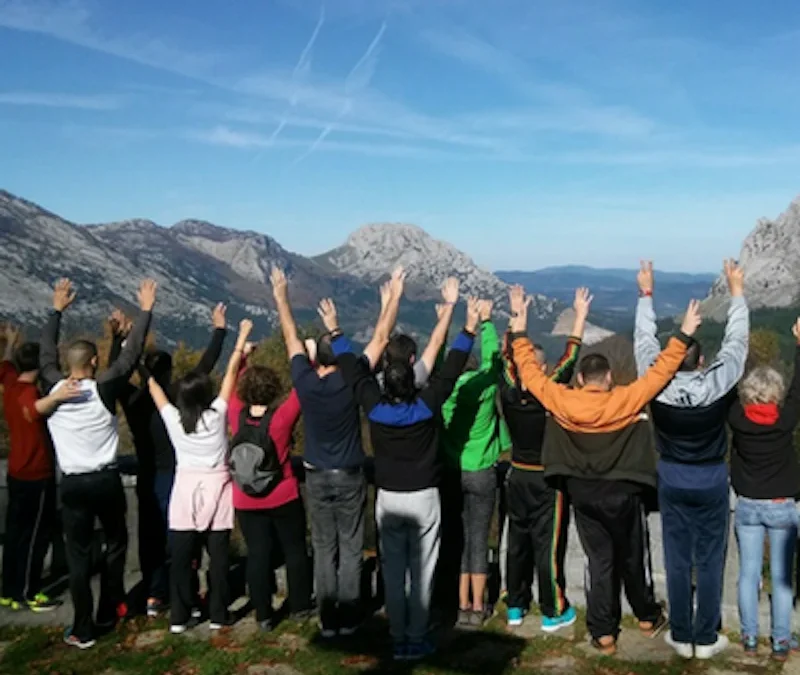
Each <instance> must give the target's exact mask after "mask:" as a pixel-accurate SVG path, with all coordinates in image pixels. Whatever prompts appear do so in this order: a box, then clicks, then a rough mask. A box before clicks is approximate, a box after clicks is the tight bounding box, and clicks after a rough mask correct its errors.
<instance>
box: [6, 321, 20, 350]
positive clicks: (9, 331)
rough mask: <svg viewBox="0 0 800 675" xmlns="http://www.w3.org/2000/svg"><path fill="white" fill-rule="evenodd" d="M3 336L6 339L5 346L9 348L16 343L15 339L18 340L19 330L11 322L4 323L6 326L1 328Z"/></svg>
mask: <svg viewBox="0 0 800 675" xmlns="http://www.w3.org/2000/svg"><path fill="white" fill-rule="evenodd" d="M3 336H4V337H5V339H6V347H7V348H9V349H10V348H12V347H13V346H14V345H16V344H17V340H19V336H20V330H19V328H17V327H16V326H14V325H13V324H10V323H9V324H6V327H5V329H4V330H3Z"/></svg>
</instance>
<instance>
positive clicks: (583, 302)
mask: <svg viewBox="0 0 800 675" xmlns="http://www.w3.org/2000/svg"><path fill="white" fill-rule="evenodd" d="M592 300H594V296H593V295H591V294H590V293H589V289H588V288H583V287H581V288H578V289H577V290H576V291H575V302H574V304H573V305H572V306H573V308H574V309H575V314H577V315H578V316H582V317H583V318H584V319H585V318H586V317H587V316H589V308H590V307H591V306H592Z"/></svg>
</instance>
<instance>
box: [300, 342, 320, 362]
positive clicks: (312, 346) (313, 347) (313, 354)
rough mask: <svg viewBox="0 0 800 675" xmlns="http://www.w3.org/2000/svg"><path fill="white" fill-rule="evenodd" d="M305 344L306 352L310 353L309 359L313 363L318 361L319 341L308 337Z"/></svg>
mask: <svg viewBox="0 0 800 675" xmlns="http://www.w3.org/2000/svg"><path fill="white" fill-rule="evenodd" d="M303 344H305V346H306V354H308V360H309V361H310V362H311V363H316V361H317V341H316V340H312V339H311V338H307V339H306V340H304V342H303Z"/></svg>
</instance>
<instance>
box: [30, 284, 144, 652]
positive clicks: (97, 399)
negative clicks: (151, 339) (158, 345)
mask: <svg viewBox="0 0 800 675" xmlns="http://www.w3.org/2000/svg"><path fill="white" fill-rule="evenodd" d="M138 297H139V307H140V309H141V312H140V314H139V316H138V317H137V319H136V321H135V322H134V324H133V328H132V329H131V332H130V335H129V336H128V339H127V341H126V344H125V347H124V348H123V349H122V352H121V353H120V355H119V358H118V359H117V361H116V362H115V363H114V365H112V366H111V367H110V368H108V369H107V370H106V371H104V372H103V373H101V374H100V375H99V376H98V375H97V367H98V356H97V345H95V344H94V343H93V342H89V341H88V340H75V341H73V342H72V343H71V344H70V345H69V347H68V348H67V350H66V360H67V368H68V371H69V377H67V378H65V377H64V376H63V375H62V373H61V369H60V367H59V362H58V338H59V330H60V327H61V316H62V314H63V312H64V311H66V309H67V308H68V307H69V306H70V305H71V304H72V302H73V301H74V300H75V291H73V289H72V284H71V282H70V281H69V280H68V279H61V280H60V281H59V282H58V283H57V284H56V286H55V291H54V293H53V313H52V314H51V315H50V318H49V319H48V321H47V324H46V325H45V327H44V331H43V333H42V339H41V344H40V351H39V359H40V370H39V377H40V379H41V381H42V382H43V384H44V386H45V390H46V391H47V392H48V394H49V395H54V394H57V393H58V392H59V390H61V389H62V388H64V387H70V386H72V384H71V383H72V382H73V381H74V382H77V385H78V388H79V389H80V395H79V396H78V397H77V398H73V399H71V400H70V401H68V402H65V403H62V404H61V405H60V406H59V407H57V408H56V409H55V410H54V411H53V412H52V414H51V415H50V417H49V418H48V420H47V426H48V428H49V430H50V435H51V436H52V439H53V445H54V447H55V452H56V458H57V460H58V465H59V467H60V468H61V471H62V473H63V474H64V475H63V478H62V479H61V504H62V509H61V510H62V518H63V522H64V536H65V539H66V552H67V561H68V564H69V584H70V593H71V595H72V602H73V605H74V610H75V619H74V622H73V625H72V626H71V627H70V628H68V629H67V630H66V632H65V635H64V641H65V642H66V643H67V644H68V645H69V646H72V647H77V648H79V649H88V648H90V647H92V646H94V644H95V637H96V629H97V628H101V629H103V628H107V627H113V625H114V624H115V623H116V622H117V621H118V620H119V619H121V618H124V617H125V616H126V615H127V613H128V609H127V606H126V605H125V584H124V574H125V556H126V553H127V549H128V526H127V523H126V521H125V509H126V504H125V492H124V491H123V489H122V480H121V478H120V473H119V469H118V467H117V450H118V448H119V435H118V433H117V416H116V410H117V402H118V400H119V397H120V396H121V395H122V394H123V392H124V391H125V389H126V387H127V384H128V380H129V379H130V377H131V375H132V374H133V371H134V370H135V369H136V365H137V364H138V363H139V359H140V357H141V355H142V351H143V349H144V343H145V339H146V338H147V331H148V329H149V328H150V320H151V317H152V311H153V306H154V305H155V301H156V282H155V281H153V280H152V279H146V280H144V281H143V282H142V283H141V285H140V286H139V293H138ZM95 519H99V520H100V524H101V526H102V528H103V534H104V536H105V542H106V555H105V561H106V564H105V567H104V569H103V572H102V576H101V584H100V588H101V593H100V601H99V604H98V608H97V616H96V620H95V621H93V620H92V614H93V609H94V607H93V605H94V603H93V599H92V589H91V585H90V581H91V572H92V570H91V559H92V542H93V540H94V523H95Z"/></svg>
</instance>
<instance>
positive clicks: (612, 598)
mask: <svg viewBox="0 0 800 675" xmlns="http://www.w3.org/2000/svg"><path fill="white" fill-rule="evenodd" d="M510 300H511V312H512V319H511V326H510V328H511V335H510V336H509V341H510V344H511V348H512V351H513V356H514V363H515V365H516V367H517V372H518V373H519V380H520V383H521V384H522V386H524V387H525V388H526V389H527V390H528V391H529V392H530V393H531V394H532V395H533V396H535V397H536V398H537V399H538V400H539V401H540V402H541V404H542V405H543V406H544V407H545V409H546V410H548V411H549V412H550V414H551V420H550V421H549V422H548V426H547V430H546V432H545V446H544V452H543V456H542V461H543V464H544V467H545V478H548V479H551V480H560V479H564V480H565V483H566V489H567V493H568V494H569V497H570V500H571V502H572V504H573V507H574V511H575V524H576V526H577V529H578V535H579V536H580V540H581V544H582V545H583V549H584V551H585V553H586V557H587V559H588V567H587V585H586V589H587V590H586V606H587V607H586V609H587V613H586V624H587V628H588V629H589V633H590V635H591V638H592V646H593V647H595V649H597V650H599V651H600V652H601V653H602V654H605V655H611V654H614V653H616V643H617V637H618V635H619V631H620V621H621V620H622V608H621V603H620V588H621V586H622V584H623V583H624V586H625V593H626V595H627V597H628V601H629V602H630V604H631V607H632V609H633V612H634V614H635V615H636V618H637V619H638V620H639V629H640V631H641V632H642V634H643V635H645V636H647V637H655V636H656V635H657V634H658V633H659V632H660V631H661V630H663V628H664V627H665V626H666V623H667V621H666V617H665V616H664V613H663V612H662V609H661V606H660V605H659V604H658V603H657V602H656V598H655V592H654V589H653V584H652V575H651V574H650V573H649V555H648V551H649V534H648V531H647V526H646V518H645V508H644V503H643V499H642V493H643V491H644V490H646V489H648V488H650V489H652V488H655V486H656V459H655V453H654V451H653V446H652V439H651V437H650V428H649V422H648V419H647V415H646V414H644V413H643V409H644V408H645V406H646V405H647V404H648V403H649V402H650V401H651V400H652V399H653V398H655V397H656V395H657V394H658V393H659V392H660V391H661V390H662V389H663V388H664V387H665V386H666V384H667V383H668V382H669V381H670V380H671V379H672V377H673V376H674V375H675V373H676V372H677V370H678V368H679V367H680V365H681V363H682V362H683V359H684V357H685V356H686V352H687V348H688V347H689V345H691V343H692V342H693V336H694V334H695V332H696V330H697V328H698V326H699V325H700V321H701V319H700V311H699V303H697V302H695V301H692V302H691V303H690V305H689V308H688V310H687V312H686V316H685V317H684V320H683V324H682V326H681V330H680V331H679V332H678V333H677V334H676V335H675V336H674V337H673V338H672V339H671V340H670V342H669V344H668V345H667V348H666V349H665V350H664V351H663V352H661V354H660V355H659V357H658V358H657V359H656V362H655V363H654V364H653V366H651V368H650V369H648V371H647V372H646V373H645V374H644V375H643V376H642V377H640V378H639V379H638V380H636V381H635V382H633V383H632V384H629V385H627V386H615V385H614V378H613V375H612V370H611V364H610V363H609V361H608V359H607V358H606V357H604V356H602V355H600V354H591V355H588V356H584V357H583V359H582V360H581V362H580V364H579V366H578V380H577V383H578V388H576V389H570V388H568V387H567V386H565V385H563V384H558V383H556V382H553V381H552V380H551V379H550V378H549V377H548V376H547V375H546V374H545V373H544V372H543V370H542V367H541V364H540V363H539V361H538V359H537V356H536V350H535V349H534V347H533V345H532V344H531V342H530V340H529V339H528V338H527V336H526V327H527V320H528V310H527V308H528V305H529V303H530V298H527V299H526V297H525V292H524V290H523V289H522V287H520V286H515V287H513V288H512V289H511V293H510Z"/></svg>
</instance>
